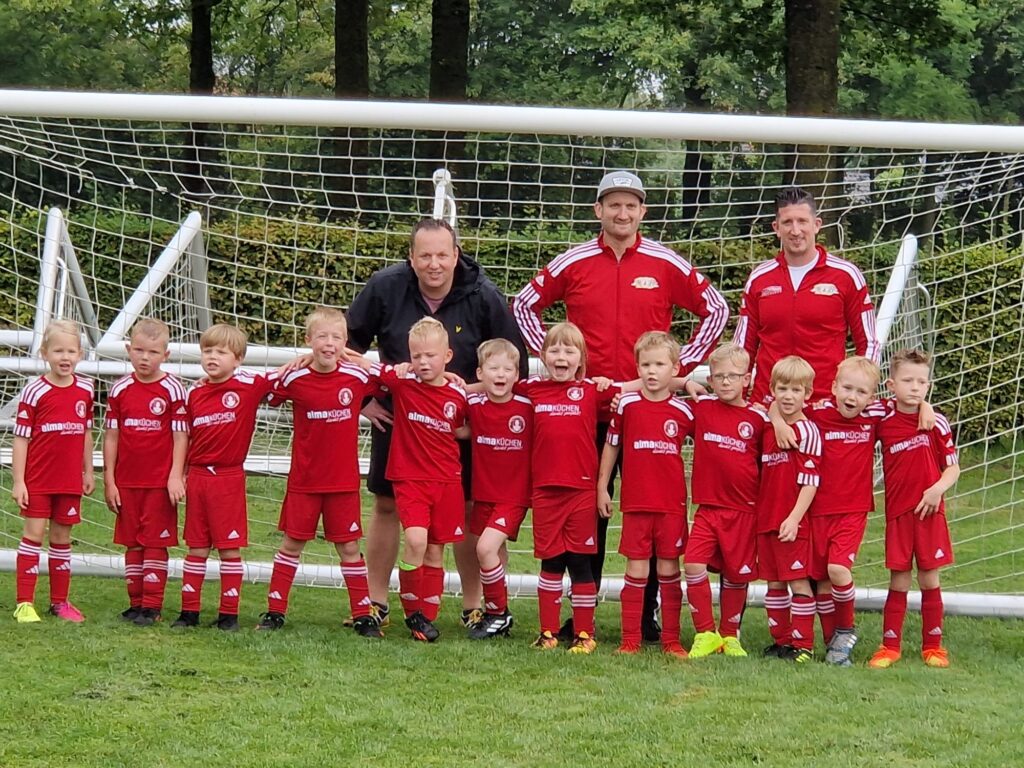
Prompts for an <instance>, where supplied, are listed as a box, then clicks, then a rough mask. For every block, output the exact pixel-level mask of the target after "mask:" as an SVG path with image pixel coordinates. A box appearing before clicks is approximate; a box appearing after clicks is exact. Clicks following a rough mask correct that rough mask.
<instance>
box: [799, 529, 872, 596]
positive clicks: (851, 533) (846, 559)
mask: <svg viewBox="0 0 1024 768" xmlns="http://www.w3.org/2000/svg"><path fill="white" fill-rule="evenodd" d="M867 524H868V514H867V512H846V513H843V514H840V515H815V516H814V517H812V518H811V568H810V572H809V573H810V576H811V578H812V579H815V580H816V581H828V567H829V565H830V564H831V565H841V566H842V567H843V568H851V569H852V568H853V564H854V563H855V562H856V561H857V551H858V550H859V549H860V543H861V541H863V539H864V529H865V528H866V527H867Z"/></svg>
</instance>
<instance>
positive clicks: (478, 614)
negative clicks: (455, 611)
mask: <svg viewBox="0 0 1024 768" xmlns="http://www.w3.org/2000/svg"><path fill="white" fill-rule="evenodd" d="M483 620H484V612H483V611H481V610H480V609H479V608H463V609H462V626H464V627H465V628H466V629H473V627H475V626H476V625H477V624H479V623H480V622H481V621H483Z"/></svg>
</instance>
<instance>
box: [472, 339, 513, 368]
mask: <svg viewBox="0 0 1024 768" xmlns="http://www.w3.org/2000/svg"><path fill="white" fill-rule="evenodd" d="M498 355H507V356H508V359H509V360H511V361H512V365H514V366H515V367H516V368H517V369H518V368H519V350H518V349H517V348H516V345H515V344H513V343H512V342H511V341H509V340H508V339H489V340H488V341H485V342H484V343H483V344H481V345H480V346H479V347H477V348H476V360H477V365H478V366H479V367H481V368H483V367H484V363H486V362H487V361H488V360H490V359H491V358H492V357H497V356H498Z"/></svg>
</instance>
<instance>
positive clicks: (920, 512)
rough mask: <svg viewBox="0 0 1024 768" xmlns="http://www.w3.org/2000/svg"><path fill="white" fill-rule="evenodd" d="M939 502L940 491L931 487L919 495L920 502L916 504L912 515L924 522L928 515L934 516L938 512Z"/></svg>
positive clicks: (940, 497) (940, 498) (940, 499)
mask: <svg viewBox="0 0 1024 768" xmlns="http://www.w3.org/2000/svg"><path fill="white" fill-rule="evenodd" d="M941 501H942V491H940V490H939V489H937V488H936V487H935V486H934V485H933V486H931V487H930V488H928V489H927V490H926V491H925V492H924V493H922V494H921V500H920V501H919V502H917V506H916V507H915V508H914V514H915V515H917V516H918V517H919V518H921V519H922V520H924V519H925V518H926V517H928V516H929V515H934V514H935V513H936V512H938V511H939V502H941Z"/></svg>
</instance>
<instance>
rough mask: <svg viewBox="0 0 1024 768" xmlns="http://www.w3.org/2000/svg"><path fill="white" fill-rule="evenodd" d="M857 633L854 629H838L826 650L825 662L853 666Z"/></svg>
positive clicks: (839, 665) (838, 665)
mask: <svg viewBox="0 0 1024 768" xmlns="http://www.w3.org/2000/svg"><path fill="white" fill-rule="evenodd" d="M857 639H858V638H857V635H856V633H854V631H853V630H852V629H837V630H836V633H835V634H834V635H832V642H830V643H829V644H828V648H827V649H826V650H825V663H826V664H831V665H832V666H835V667H852V666H853V659H852V658H851V657H852V656H853V648H854V646H855V645H857Z"/></svg>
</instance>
